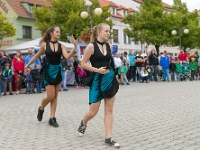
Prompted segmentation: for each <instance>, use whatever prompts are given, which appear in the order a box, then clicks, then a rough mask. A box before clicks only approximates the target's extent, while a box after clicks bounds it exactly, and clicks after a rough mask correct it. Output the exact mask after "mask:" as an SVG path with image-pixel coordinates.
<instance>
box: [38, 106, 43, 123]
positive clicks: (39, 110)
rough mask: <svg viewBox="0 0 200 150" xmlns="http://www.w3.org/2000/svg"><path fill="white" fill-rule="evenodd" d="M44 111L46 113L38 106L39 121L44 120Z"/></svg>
mask: <svg viewBox="0 0 200 150" xmlns="http://www.w3.org/2000/svg"><path fill="white" fill-rule="evenodd" d="M43 113H44V110H41V109H40V107H39V108H38V115H37V119H38V121H42V117H43Z"/></svg>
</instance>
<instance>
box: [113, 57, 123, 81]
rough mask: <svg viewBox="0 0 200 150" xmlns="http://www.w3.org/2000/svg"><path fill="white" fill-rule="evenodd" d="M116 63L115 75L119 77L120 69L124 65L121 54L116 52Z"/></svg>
mask: <svg viewBox="0 0 200 150" xmlns="http://www.w3.org/2000/svg"><path fill="white" fill-rule="evenodd" d="M114 64H115V76H116V77H117V79H119V77H120V76H119V74H118V69H119V67H120V66H121V65H122V60H121V58H120V57H119V54H118V53H116V54H115V57H114Z"/></svg>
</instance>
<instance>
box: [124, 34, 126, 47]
mask: <svg viewBox="0 0 200 150" xmlns="http://www.w3.org/2000/svg"><path fill="white" fill-rule="evenodd" d="M124 44H126V33H124Z"/></svg>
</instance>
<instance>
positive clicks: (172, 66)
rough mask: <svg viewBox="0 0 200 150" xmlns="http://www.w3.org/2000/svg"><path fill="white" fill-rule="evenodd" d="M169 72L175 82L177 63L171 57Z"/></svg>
mask: <svg viewBox="0 0 200 150" xmlns="http://www.w3.org/2000/svg"><path fill="white" fill-rule="evenodd" d="M169 70H170V72H171V81H175V71H176V62H175V61H174V59H173V58H172V57H171V62H170V65H169Z"/></svg>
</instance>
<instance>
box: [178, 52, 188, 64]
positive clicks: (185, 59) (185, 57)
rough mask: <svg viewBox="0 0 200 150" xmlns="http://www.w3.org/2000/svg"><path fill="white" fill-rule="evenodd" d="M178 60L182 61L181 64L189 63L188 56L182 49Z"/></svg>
mask: <svg viewBox="0 0 200 150" xmlns="http://www.w3.org/2000/svg"><path fill="white" fill-rule="evenodd" d="M178 59H179V61H180V63H181V64H182V63H189V61H188V54H187V53H186V52H184V50H183V49H180V54H179V55H178Z"/></svg>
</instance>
